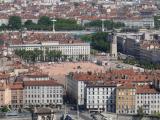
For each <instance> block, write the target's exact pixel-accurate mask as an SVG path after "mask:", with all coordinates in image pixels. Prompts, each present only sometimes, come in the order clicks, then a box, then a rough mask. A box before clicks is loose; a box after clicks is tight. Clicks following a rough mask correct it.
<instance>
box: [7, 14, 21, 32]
mask: <svg viewBox="0 0 160 120" xmlns="http://www.w3.org/2000/svg"><path fill="white" fill-rule="evenodd" d="M8 27H9V28H11V29H13V30H18V29H21V27H22V20H21V17H19V16H10V17H9V22H8Z"/></svg>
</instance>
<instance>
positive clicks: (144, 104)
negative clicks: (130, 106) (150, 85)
mask: <svg viewBox="0 0 160 120" xmlns="http://www.w3.org/2000/svg"><path fill="white" fill-rule="evenodd" d="M142 89H143V88H142ZM140 108H142V110H143V112H144V113H145V114H156V113H159V112H160V92H158V91H156V90H154V91H151V92H150V90H146V91H145V92H140V93H136V110H135V111H136V112H138V110H139V109H140Z"/></svg>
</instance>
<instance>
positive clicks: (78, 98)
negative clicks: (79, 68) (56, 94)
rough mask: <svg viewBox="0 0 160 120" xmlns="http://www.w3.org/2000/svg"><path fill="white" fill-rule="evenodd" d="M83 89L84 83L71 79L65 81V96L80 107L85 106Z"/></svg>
mask: <svg viewBox="0 0 160 120" xmlns="http://www.w3.org/2000/svg"><path fill="white" fill-rule="evenodd" d="M85 87H86V84H85V81H80V80H75V79H72V78H71V77H70V78H68V80H67V94H68V95H69V96H71V97H72V99H73V100H75V102H76V103H77V104H78V105H81V106H83V105H84V104H85Z"/></svg>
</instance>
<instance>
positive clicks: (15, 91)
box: [10, 82, 23, 109]
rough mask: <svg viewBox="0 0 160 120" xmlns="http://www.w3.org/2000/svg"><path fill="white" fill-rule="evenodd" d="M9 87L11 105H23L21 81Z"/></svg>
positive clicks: (14, 106) (14, 107)
mask: <svg viewBox="0 0 160 120" xmlns="http://www.w3.org/2000/svg"><path fill="white" fill-rule="evenodd" d="M10 89H11V107H12V108H13V109H19V108H22V107H23V83H22V82H16V83H13V84H12V85H11V86H10Z"/></svg>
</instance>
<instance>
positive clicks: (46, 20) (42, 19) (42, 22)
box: [38, 16, 52, 26]
mask: <svg viewBox="0 0 160 120" xmlns="http://www.w3.org/2000/svg"><path fill="white" fill-rule="evenodd" d="M38 24H39V25H45V26H50V25H52V21H51V19H50V18H49V17H48V16H42V17H40V18H39V20H38Z"/></svg>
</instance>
